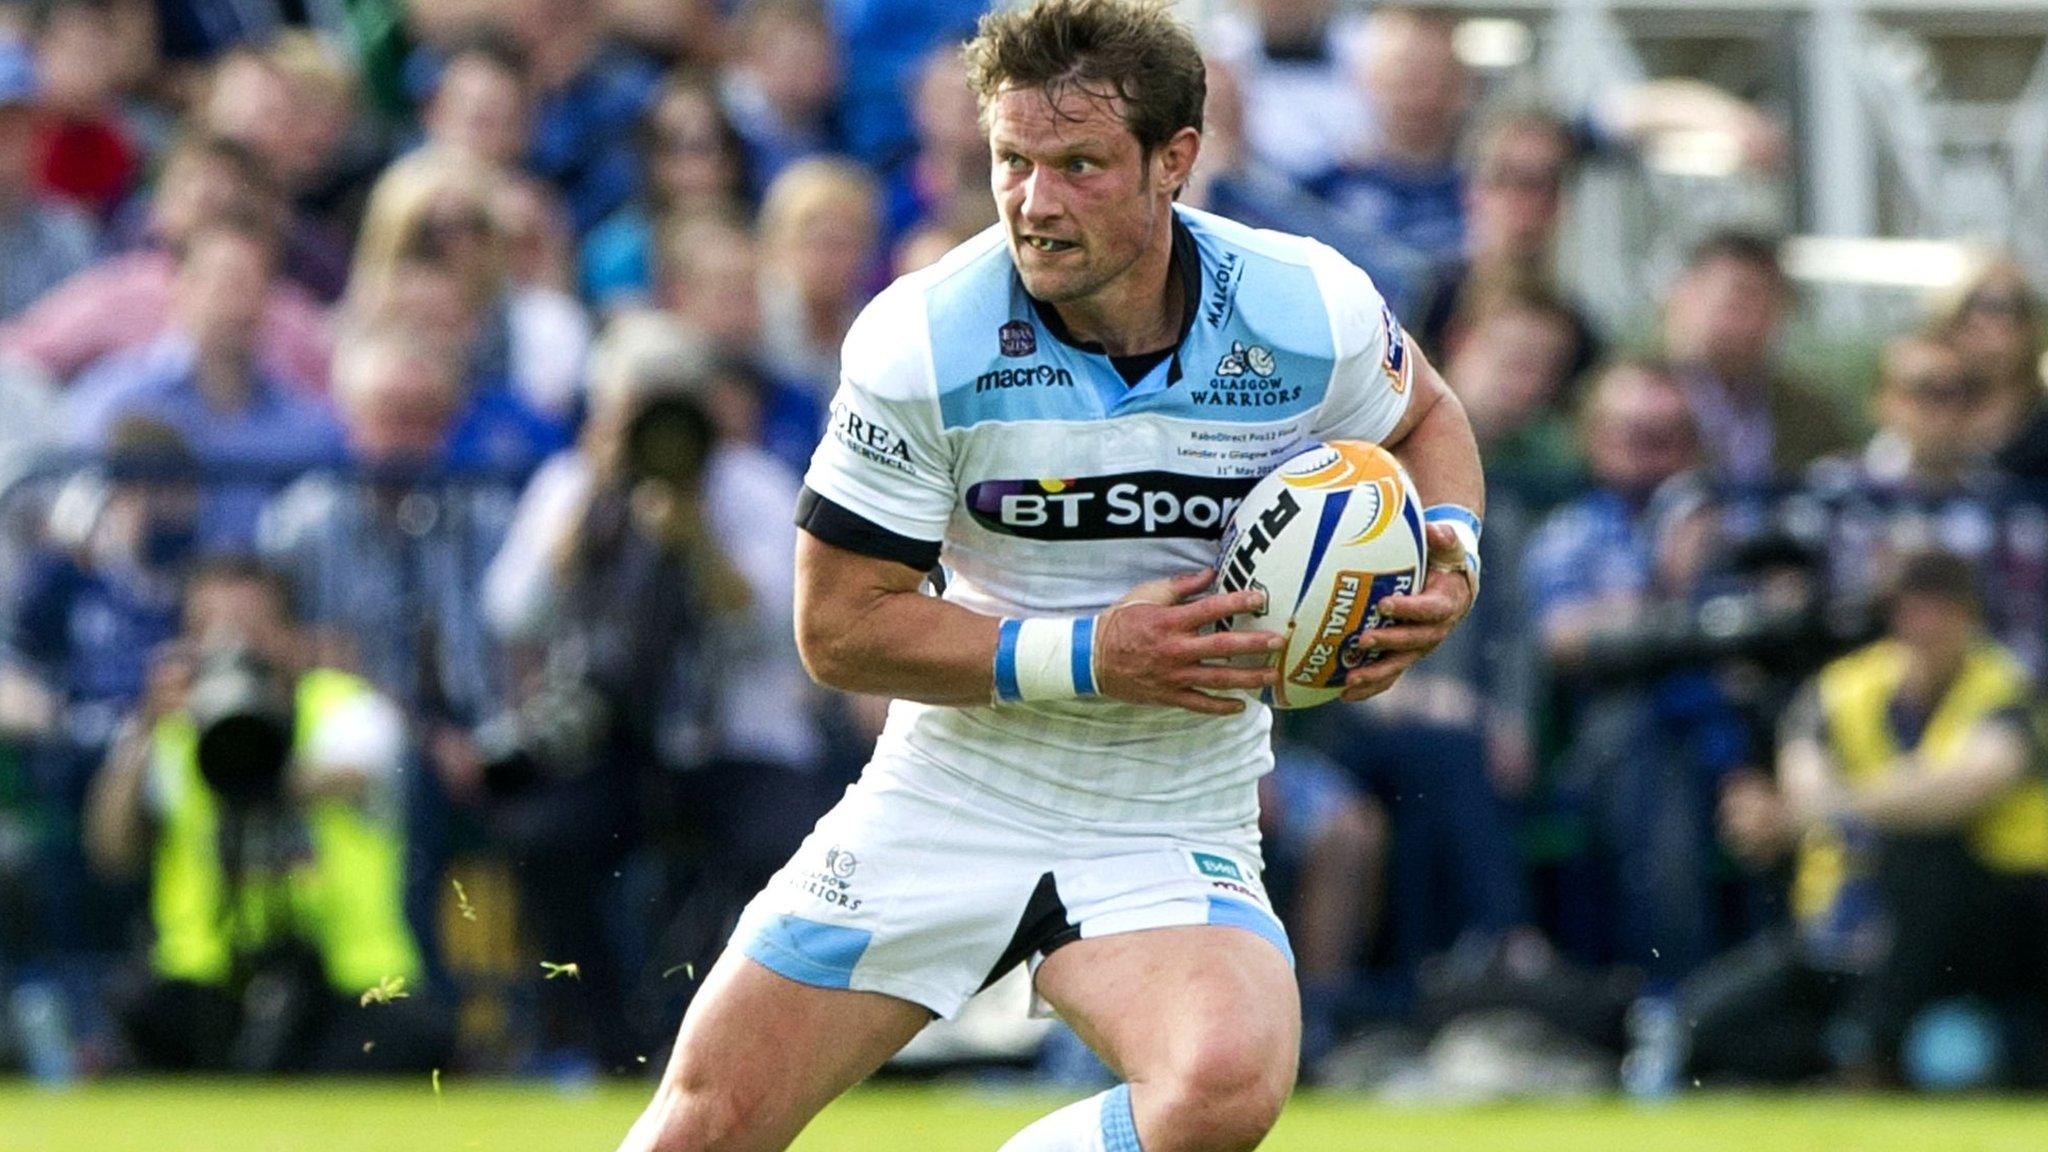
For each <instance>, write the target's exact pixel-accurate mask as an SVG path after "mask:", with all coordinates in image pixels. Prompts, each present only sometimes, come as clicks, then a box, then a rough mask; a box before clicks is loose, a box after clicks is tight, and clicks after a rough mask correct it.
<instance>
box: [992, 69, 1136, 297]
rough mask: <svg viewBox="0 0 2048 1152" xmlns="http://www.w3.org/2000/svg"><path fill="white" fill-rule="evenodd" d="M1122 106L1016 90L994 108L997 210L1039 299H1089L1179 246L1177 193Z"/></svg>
mask: <svg viewBox="0 0 2048 1152" xmlns="http://www.w3.org/2000/svg"><path fill="white" fill-rule="evenodd" d="M1118 107H1119V105H1118V104H1117V103H1116V102H1115V101H1113V100H1108V99H1103V98H1100V97H1096V96H1091V95H1089V94H1087V93H1085V92H1080V91H1076V90H1073V89H1068V90H1065V91H1063V92H1061V93H1059V95H1058V97H1057V99H1054V98H1049V97H1048V96H1047V94H1046V93H1045V92H1044V91H1042V90H1040V89H1037V88H1011V89H1006V90H1004V91H1003V92H1002V93H1000V94H999V95H997V96H996V98H995V100H994V101H993V102H992V103H991V104H990V105H989V147H990V150H991V155H992V159H993V161H994V173H993V177H992V182H993V184H994V188H995V196H996V207H997V209H998V210H999V211H1000V212H1001V213H1002V218H1003V226H1004V229H1005V231H1006V232H1007V233H1008V234H1009V239H1010V254H1011V255H1012V256H1013V257H1014V258H1015V259H1016V262H1017V272H1018V274H1019V275H1020V276H1022V277H1023V278H1024V287H1025V289H1026V290H1028V291H1029V292H1030V293H1031V294H1032V295H1033V296H1035V297H1037V298H1038V299H1040V300H1043V301H1045V302H1047V303H1049V304H1061V303H1068V302H1073V301H1079V300H1084V299H1086V298H1088V297H1089V296H1092V295H1094V294H1095V293H1097V292H1099V291H1101V290H1102V289H1103V288H1105V287H1106V286H1108V285H1110V284H1112V283H1113V282H1115V281H1116V279H1117V278H1118V277H1119V276H1121V275H1123V274H1124V273H1125V272H1127V271H1129V270H1130V269H1131V267H1132V266H1133V265H1134V264H1136V263H1137V262H1138V260H1139V258H1140V257H1141V256H1143V255H1144V254H1145V253H1146V252H1147V250H1148V248H1149V247H1150V246H1151V245H1155V244H1170V243H1171V232H1170V231H1169V230H1168V229H1166V228H1165V227H1163V226H1162V225H1163V223H1164V215H1165V213H1166V212H1167V211H1169V208H1168V205H1169V202H1170V198H1169V196H1168V194H1167V192H1166V191H1165V190H1163V189H1162V187H1161V182H1160V181H1157V180H1153V179H1152V178H1151V173H1150V167H1151V166H1152V165H1153V164H1154V163H1156V157H1148V156H1147V155H1145V154H1144V152H1143V150H1141V149H1140V148H1139V147H1138V138H1137V137H1136V136H1133V135H1131V130H1130V129H1129V128H1128V127H1126V126H1125V125H1124V122H1123V117H1122V116H1121V115H1119V113H1118Z"/></svg>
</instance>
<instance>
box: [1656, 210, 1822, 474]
mask: <svg viewBox="0 0 2048 1152" xmlns="http://www.w3.org/2000/svg"><path fill="white" fill-rule="evenodd" d="M1791 305H1792V288H1791V285H1790V283H1788V282H1787V281H1786V279H1785V272H1784V269H1783V268H1781V267H1780V266H1779V264H1778V248H1777V244H1776V243H1775V242H1774V241H1771V240H1768V239H1765V238H1763V237H1760V236H1755V235H1752V234H1749V233H1744V232H1720V233H1716V234H1715V235H1713V236H1710V237H1708V238H1707V239H1706V240H1704V241H1702V242H1701V243H1700V244H1699V245H1698V246H1696V247H1695V248H1694V249H1693V251H1692V255H1691V257H1690V258H1689V259H1688V260H1687V262H1686V266H1685V270H1684V271H1683V272H1682V273H1680V275H1679V278H1678V282H1677V283H1676V284H1675V285H1673V286H1672V289H1671V293H1670V296H1669V298H1668V299H1667V301H1666V303H1665V309H1664V352H1665V355H1666V356H1667V357H1668V358H1669V359H1670V361H1671V363H1672V365H1673V367H1674V368H1675V369H1676V371H1677V373H1678V379H1679V381H1680V382H1681V383H1682V385H1683V386H1684V388H1685V394H1686V397H1687V399H1688V401H1689V402H1690V403H1691V405H1692V410H1693V414H1694V417H1695V418H1696V419H1697V420H1698V422H1699V428H1700V433H1701V436H1702V445H1703V447H1704V448H1705V452H1706V463H1707V465H1708V467H1709V468H1710V469H1711V470H1712V471H1713V473H1714V474H1715V475H1716V476H1717V477H1718V478H1720V479H1724V480H1729V481H1733V482H1735V483H1738V484H1750V485H1755V484H1764V483H1768V482H1770V481H1772V480H1776V479H1783V478H1785V477H1787V476H1789V475H1791V474H1793V473H1794V472H1796V470H1798V469H1800V468H1804V467H1805V466H1806V465H1808V464H1811V463H1812V462H1813V461H1815V460H1817V459H1819V458H1820V457H1821V456H1823V455H1825V454H1827V453H1829V452H1836V451H1840V450H1841V449H1843V448H1846V447H1848V444H1849V438H1848V433H1847V430H1846V428H1845V426H1844V422H1843V420H1842V418H1841V416H1840V415H1839V414H1838V413H1837V412H1836V411H1835V409H1834V406H1833V405H1832V404H1830V403H1829V402H1828V401H1827V400H1825V399H1823V398H1821V397H1820V396H1817V395H1815V394H1814V393H1813V392H1811V391H1809V390H1808V389H1807V387H1806V386H1805V385H1803V384H1801V383H1800V382H1798V381H1796V380H1794V379H1792V378H1790V377H1788V376H1786V375H1785V374H1784V373H1783V372H1782V371H1781V370H1780V369H1779V366H1778V362H1777V361H1778V343H1779V338H1780V336H1781V333H1782V329H1783V327H1784V321H1785V314H1786V312H1787V310H1788V309H1790V307H1791Z"/></svg>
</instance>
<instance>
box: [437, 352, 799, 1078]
mask: <svg viewBox="0 0 2048 1152" xmlns="http://www.w3.org/2000/svg"><path fill="white" fill-rule="evenodd" d="M590 398H591V413H590V420H589V423H588V424H587V425H586V427H585V430H584V435H583V439H582V442H581V444H580V445H579V447H578V448H577V450H576V451H574V452H571V453H565V454H564V455H562V456H559V457H557V458H556V459H554V460H553V461H550V462H549V463H548V464H547V465H546V466H545V467H544V468H543V469H542V470H541V471H540V472H539V473H538V474H537V475H536V476H535V477H534V479H533V481H532V483H531V484H530V485H529V486H528V489H527V491H526V493H525V495H524V497H523V498H522V500H521V504H520V509H519V513H518V515H517V517H516V519H515V521H514V524H513V527H512V530H511V532H510V535H509V537H508V539H507V541H506V545H505V547H504V549H503V550H502V551H501V552H500V553H499V555H498V557H497V559H496V560H495V561H494V562H493V564H492V566H491V569H490V571H489V573H488V574H487V576H486V578H485V581H484V596H483V609H484V614H485V617H486V619H487V620H488V621H489V623H490V625H491V627H492V628H493V629H494V630H495V631H496V633H497V634H498V636H499V637H500V638H501V639H502V640H504V641H505V642H506V643H507V645H508V646H510V647H512V648H513V649H514V651H515V652H519V653H523V654H524V655H525V657H526V661H525V662H526V663H527V664H528V666H529V668H530V669H532V672H531V674H530V675H528V676H526V677H525V678H524V684H523V691H522V693H521V704H520V706H519V707H518V708H517V709H516V711H514V712H513V713H511V714H508V715H505V716H502V717H500V718H498V719H497V720H495V721H493V722H491V723H490V724H487V725H486V726H485V728H484V730H483V731H482V732H480V733H479V736H478V741H477V742H478V746H479V750H480V752H481V753H482V758H483V764H484V773H483V777H482V780H481V781H480V783H481V785H482V792H483V797H482V798H483V805H484V808H485V811H486V812H487V814H488V816H489V821H490V824H491V827H492V828H493V830H494V831H496V832H497V834H498V835H499V837H500V839H501V840H502V841H503V842H504V843H505V844H507V846H509V847H510V848H511V849H512V851H513V852H514V854H515V858H516V861H517V864H518V872H517V875H518V880H519V884H520V887H521V896H522V905H523V906H524V908H525V910H526V911H527V912H528V913H529V914H530V915H531V917H532V928H533V930H534V932H535V935H536V936H537V937H538V943H539V945H540V947H541V948H542V949H543V950H548V949H553V950H555V951H554V952H551V953H549V954H550V955H553V954H556V953H559V954H561V955H574V956H575V957H576V958H577V959H578V961H579V962H580V964H581V968H582V974H583V979H582V981H581V982H580V985H579V986H578V987H577V988H575V989H569V988H563V987H561V986H560V985H559V984H558V985H555V986H551V987H550V988H549V989H548V991H549V992H550V993H551V994H553V995H556V996H558V997H560V998H561V999H564V1000H567V999H570V998H572V997H580V998H581V1000H582V1001H583V1002H582V1003H580V1004H568V1003H562V1004H557V1005H554V1006H552V1007H553V1008H555V1009H557V1010H556V1011H552V1012H551V1013H550V1015H551V1016H552V1017H554V1023H555V1025H556V1027H557V1030H558V1032H561V1033H567V1035H558V1036H557V1039H558V1040H561V1039H569V1038H571V1037H573V1036H574V1032H575V1031H580V1030H582V1029H588V1030H589V1033H590V1034H589V1038H588V1039H589V1042H590V1043H591V1044H592V1045H593V1046H594V1047H595V1049H596V1055H597V1057H598V1059H599V1060H600V1062H601V1064H602V1066H603V1067H605V1068H612V1067H616V1066H618V1065H619V1064H620V1062H621V1061H622V1060H623V1061H624V1062H625V1067H626V1069H627V1070H629V1071H630V1070H633V1067H634V1066H633V1064H632V1062H631V1056H632V1054H634V1053H636V1052H638V1051H642V1050H644V1049H642V1048H637V1047H632V1046H631V1044H630V1043H629V1042H630V1041H631V1039H632V1037H631V1033H630V1030H628V1029H626V1028H625V1026H624V1025H623V1023H622V1022H621V1016H622V1013H621V1010H620V999H621V997H622V996H623V989H624V988H625V987H626V985H627V983H628V980H629V977H630V976H631V975H632V973H631V972H630V968H629V961H628V958H627V957H626V956H625V954H624V951H623V949H618V948H608V947H606V946H605V944H604V942H605V941H607V940H610V939H614V938H616V935H617V934H616V933H612V934H608V933H607V932H606V930H605V925H604V924H603V922H602V917H601V912H600V909H601V908H602V907H603V906H604V905H605V904H607V903H608V902H607V901H605V900H602V899H593V896H592V894H593V893H599V892H605V891H608V890H611V889H613V888H615V887H616V886H617V883H616V882H615V881H614V880H613V877H614V876H615V875H616V874H617V873H618V872H620V871H625V872H626V873H627V875H628V876H630V875H632V874H633V870H632V869H630V868H626V867H624V866H623V864H624V862H625V861H627V860H628V859H629V857H630V856H631V855H632V852H633V849H634V848H635V846H636V844H637V843H639V842H642V841H646V840H652V841H654V842H656V843H657V844H659V845H660V846H661V847H662V848H664V849H665V851H664V853H663V859H662V863H663V864H664V865H669V866H679V865H686V866H691V872H690V875H689V876H688V882H687V883H686V884H685V885H683V889H684V895H685V898H686V899H687V900H688V901H689V907H690V908H691V909H692V910H693V911H694V913H695V915H694V917H692V918H691V919H692V920H693V923H694V929H691V928H689V927H685V928H684V929H679V930H678V932H677V933H672V934H671V938H670V939H667V940H665V941H664V942H663V943H662V945H661V947H662V952H663V954H662V955H661V956H660V957H658V958H657V960H658V961H659V963H658V964H651V965H650V966H651V967H656V968H659V967H665V966H672V965H675V964H678V963H681V962H684V961H686V960H695V961H696V962H698V963H700V964H708V963H709V961H710V959H711V958H712V957H711V955H710V953H711V951H713V950H715V947H716V945H717V943H718V942H719V940H718V939H717V937H720V936H722V935H723V932H724V931H726V930H728V929H729V921H728V917H729V916H731V915H735V914H736V913H737V910H738V903H739V901H740V900H741V899H743V898H744V896H745V895H746V894H747V893H748V892H750V891H751V890H752V888H753V887H754V886H756V885H758V884H759V883H761V882H763V881H765V879H766V878H767V876H768V875H769V874H770V873H772V872H773V870H774V869H775V868H776V867H777V866H779V865H780V863H781V861H782V860H783V859H784V858H786V856H787V854H788V853H789V852H790V851H792V850H793V849H794V847H795V845H796V844H797V842H798V841H800V840H801V839H802V837H803V834H804V832H805V831H807V830H808V829H809V827H810V825H811V823H812V822H813V821H814V820H815V818H816V817H817V816H818V815H819V814H820V813H821V812H822V810H823V804H822V803H821V800H822V797H821V795H820V793H821V791H822V789H821V786H820V783H819V781H818V779H817V773H816V770H815V769H816V765H817V764H818V762H819V760H820V758H821V755H822V739H821V736H820V733H819V729H818V724H817V720H816V719H815V716H814V710H815V704H816V700H815V692H816V690H815V689H814V688H813V687H812V685H811V684H810V681H809V680H808V678H807V677H806V676H805V675H804V672H803V668H802V665H801V663H800V662H799V660H798V658H797V654H796V649H795V643H794V640H793V635H794V633H793V629H792V625H791V621H790V614H791V611H792V596H793V592H792V585H791V580H792V576H791V573H792V571H793V570H794V558H793V557H794V548H795V528H794V527H793V526H792V525H791V524H790V523H789V517H788V515H787V514H786V513H787V511H788V510H789V509H790V508H791V507H793V506H794V504H795V501H796V493H797V483H796V480H795V478H794V477H793V476H791V475H790V474H789V473H788V471H787V470H786V469H785V468H784V467H783V466H782V465H781V464H780V463H779V462H777V461H776V460H775V459H774V458H773V457H772V456H769V455H768V454H767V453H766V451H764V450H763V449H761V448H760V447H758V446H757V445H755V444H754V443H751V442H750V441H749V440H748V439H747V438H746V436H747V429H748V428H749V427H750V426H751V418H752V417H753V416H754V414H755V411H756V409H755V408H754V403H755V401H754V399H753V394H752V393H750V392H749V391H748V390H747V388H746V387H745V384H744V377H743V376H739V375H736V374H734V372H733V371H732V370H730V369H726V368H721V367H719V366H718V365H717V364H716V363H715V362H713V361H709V360H707V359H706V358H705V357H704V356H703V355H702V354H701V352H700V351H699V350H698V349H697V348H696V346H695V345H694V343H693V342H692V341H690V340H689V339H688V338H687V337H685V336H684V335H683V334H682V332H681V331H680V330H679V329H677V328H675V327H673V325H672V324H671V322H669V321H666V320H663V319H660V318H654V317H628V318H623V319H622V320H620V321H618V322H615V323H614V325H613V327H612V330H611V331H610V332H609V333H607V335H606V337H605V339H604V341H603V342H602V343H601V344H600V347H599V349H598V354H597V356H596V357H595V358H594V361H593V370H592V379H591V384H590ZM727 903H729V904H730V907H727V906H726V904H727ZM678 935H680V936H682V937H685V938H684V939H677V938H674V937H675V936H678ZM659 991H660V992H662V993H673V992H676V991H678V990H677V989H676V988H674V987H673V986H671V987H668V988H662V989H659Z"/></svg>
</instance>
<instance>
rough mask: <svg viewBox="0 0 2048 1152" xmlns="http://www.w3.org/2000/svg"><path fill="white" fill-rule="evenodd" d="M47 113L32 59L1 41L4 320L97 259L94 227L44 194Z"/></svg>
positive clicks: (0, 302) (0, 309)
mask: <svg viewBox="0 0 2048 1152" xmlns="http://www.w3.org/2000/svg"><path fill="white" fill-rule="evenodd" d="M43 115H44V114H43V110H42V107H41V102H40V96H39V93H38V91H37V85H36V75H35V68H34V65H33V64H32V63H31V61H30V60H29V56H28V53H27V52H26V51H25V50H23V48H22V47H21V46H20V45H19V44H16V43H15V42H13V41H11V40H0V320H6V319H11V318H12V317H14V316H15V315H17V314H18V313H20V312H21V310H22V309H24V308H26V307H28V305H29V304H30V303H31V302H33V301H34V300H35V299H36V297H38V296H41V295H42V294H43V293H45V292H47V291H49V290H50V289H51V288H53V287H55V286H56V285H57V284H58V283H59V282H61V281H63V280H64V279H65V278H67V277H69V276H70V275H71V274H72V273H74V272H77V271H78V270H79V269H81V268H84V267H85V266H86V265H87V264H88V263H90V262H91V260H92V254H93V243H94V225H93V222H92V221H91V220H90V219H89V218H88V217H86V216H85V215H83V214H82V213H80V212H78V211H77V210H75V209H73V208H71V207H70V206H69V205H67V204H65V203H63V202H62V201H58V200H53V199H51V198H49V197H47V196H45V195H43V194H42V193H41V192H39V191H38V189H37V172H36V165H37V163H38V161H39V155H40V154H39V152H38V150H37V149H38V144H39V134H40V130H41V125H42V120H43Z"/></svg>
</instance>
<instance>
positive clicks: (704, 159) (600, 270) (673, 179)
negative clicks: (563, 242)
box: [582, 72, 747, 309]
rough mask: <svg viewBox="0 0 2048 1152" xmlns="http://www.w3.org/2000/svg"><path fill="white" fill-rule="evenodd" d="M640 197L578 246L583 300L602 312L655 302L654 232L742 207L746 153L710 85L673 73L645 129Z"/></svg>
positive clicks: (699, 76) (705, 80)
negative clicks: (669, 224)
mask: <svg viewBox="0 0 2048 1152" xmlns="http://www.w3.org/2000/svg"><path fill="white" fill-rule="evenodd" d="M643 139H644V143H645V150H644V156H645V162H646V166H647V187H646V195H645V196H644V197H642V199H640V200H639V201H636V202H634V203H631V204H628V205H626V206H625V207H624V208H621V209H619V210H618V211H617V212H614V213H613V214H612V215H611V216H610V217H608V218H606V220H605V222H604V223H602V224H600V225H598V226H597V227H596V228H595V229H593V230H592V231H591V233H590V236H589V238H588V239H586V240H585V241H584V243H583V253H582V265H583V294H584V295H585V296H586V297H587V298H589V299H590V300H591V301H592V302H594V303H595V304H597V305H598V306H599V307H600V308H606V309H612V308H618V307H621V306H627V305H637V304H644V303H646V302H647V301H648V300H649V298H650V297H651V296H652V295H653V290H654V265H655V256H654V253H655V248H656V233H657V231H658V230H659V229H660V227H661V226H662V225H663V223H664V222H670V221H682V220H688V219H692V218H694V217H697V216H736V215H739V214H740V213H741V212H742V210H743V209H744V206H745V199H744V198H745V195H746V190H747V176H746V153H745V149H744V147H743V146H742V144H741V142H740V138H739V134H738V133H736V132H734V131H733V128H732V124H731V122H730V121H728V120H727V119H726V118H725V110H724V109H723V108H722V107H721V106H720V105H719V103H718V93H717V89H716V87H715V86H714V84H713V82H712V80H711V79H710V78H709V77H708V76H705V75H702V74H699V73H692V72H678V73H676V74H674V75H672V76H670V77H669V78H668V79H667V80H666V81H664V82H663V84H662V90H661V96H660V97H659V98H658V99H657V100H656V101H655V104H654V107H653V109H652V110H651V111H649V113H648V115H647V123H646V124H645V125H644V128H643Z"/></svg>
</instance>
